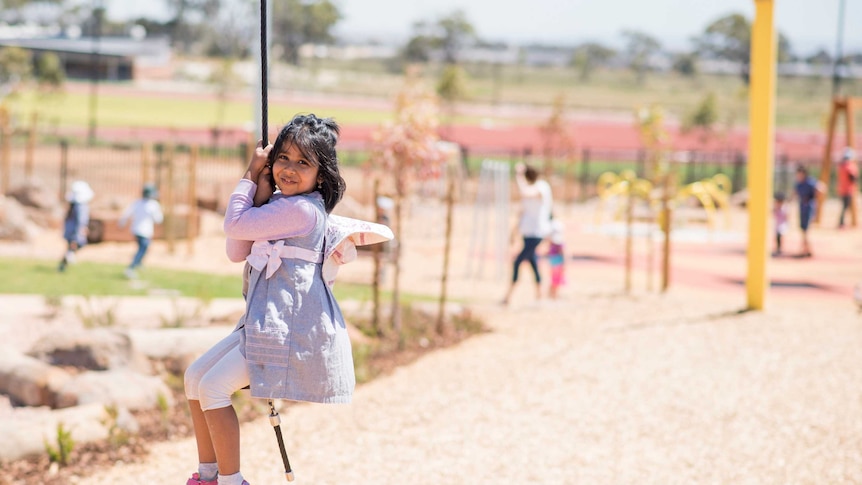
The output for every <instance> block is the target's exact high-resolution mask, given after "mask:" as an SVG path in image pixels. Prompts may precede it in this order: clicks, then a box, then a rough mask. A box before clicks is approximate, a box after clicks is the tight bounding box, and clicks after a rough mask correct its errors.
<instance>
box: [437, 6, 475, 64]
mask: <svg viewBox="0 0 862 485" xmlns="http://www.w3.org/2000/svg"><path fill="white" fill-rule="evenodd" d="M437 29H438V31H439V34H438V37H437V44H438V46H439V47H440V48H442V49H443V56H444V60H445V61H446V63H447V64H455V63H457V62H458V53H459V51H460V50H461V49H463V48H464V46H465V45H466V44H467V43H468V42H469V41H471V40H474V39H475V38H476V29H474V28H473V24H471V23H470V21H469V20H467V16H466V15H465V14H464V11H463V10H456V11H454V12H452V13H450V14H449V15H447V16H445V17H442V18H441V19H439V20H438V21H437Z"/></svg>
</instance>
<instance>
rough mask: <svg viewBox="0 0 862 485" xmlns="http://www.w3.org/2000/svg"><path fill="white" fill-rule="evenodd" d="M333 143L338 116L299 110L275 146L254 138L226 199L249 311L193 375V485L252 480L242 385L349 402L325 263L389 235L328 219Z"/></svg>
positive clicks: (337, 183) (260, 392)
mask: <svg viewBox="0 0 862 485" xmlns="http://www.w3.org/2000/svg"><path fill="white" fill-rule="evenodd" d="M337 140H338V126H337V125H336V124H335V122H334V121H333V120H332V119H331V118H327V119H321V118H318V117H316V116H314V115H298V116H296V117H294V118H293V120H292V121H291V122H290V123H288V124H287V125H286V126H285V127H284V128H283V129H282V130H281V132H280V133H279V135H278V137H277V138H276V140H275V143H274V144H272V145H268V146H266V147H262V146H261V144H258V146H257V149H256V150H255V152H254V155H253V156H252V159H251V162H250V163H249V166H248V170H247V171H246V173H245V175H244V177H243V179H242V180H240V181H239V184H238V185H237V187H236V189H234V192H233V193H232V194H231V196H230V200H229V201H228V206H227V210H226V213H225V221H224V230H225V234H226V236H227V254H228V257H229V259H230V260H231V261H234V262H241V261H246V262H247V264H246V266H245V269H244V280H247V290H246V294H245V298H246V310H245V313H244V314H243V316H242V317H241V318H240V321H239V323H238V324H237V326H236V328H235V329H234V331H233V332H232V333H231V334H230V335H228V336H227V337H226V338H225V339H223V340H222V341H221V342H219V343H217V344H216V345H215V346H214V347H213V348H211V349H210V350H208V351H207V352H206V353H205V354H204V355H203V356H201V357H200V358H199V359H197V360H196V361H195V362H194V363H192V365H191V366H189V368H188V369H187V370H186V374H185V391H186V397H187V398H188V403H189V409H190V411H191V416H192V423H193V425H194V432H195V439H196V442H197V449H198V471H197V472H196V473H194V474H193V475H192V477H191V478H190V479H189V480H188V481H187V482H186V484H187V485H216V484H218V485H247V484H248V482H246V481H245V480H244V479H243V477H242V474H241V473H240V460H239V456H240V455H239V451H240V450H239V442H240V440H239V423H238V420H237V415H236V411H235V410H234V408H233V406H232V403H231V395H232V394H233V393H234V392H235V391H237V390H239V389H242V388H244V387H246V386H248V387H249V388H250V390H251V396H252V397H253V398H262V399H289V400H294V401H309V402H317V403H349V402H350V399H351V395H352V394H353V388H354V385H355V378H354V373H353V357H352V353H351V346H350V340H349V338H348V335H347V327H346V326H345V323H344V317H343V316H342V314H341V310H340V308H339V306H338V303H337V302H336V301H335V297H334V296H333V295H332V290H331V288H330V286H329V285H330V284H331V282H332V279H333V278H334V271H333V270H332V266H330V265H331V264H333V261H334V264H336V265H337V264H343V263H344V262H347V261H349V260H350V259H351V258H353V257H355V255H356V250H355V247H354V246H352V245H347V246H345V245H344V244H343V243H342V241H346V240H347V239H350V238H351V237H353V236H352V235H357V234H358V236H357V237H356V238H355V239H353V240H352V243H354V244H357V245H361V244H373V243H378V242H382V241H385V240H387V239H390V238H391V237H392V232H391V231H389V229H388V228H386V227H385V226H380V225H378V224H372V223H366V222H362V221H355V220H348V219H347V218H338V217H337V216H331V215H330V214H329V213H330V211H332V209H333V208H334V207H335V205H336V204H337V203H338V202H339V201H340V200H341V197H342V195H343V194H344V190H345V182H344V179H343V178H342V177H341V174H340V173H339V168H338V158H337V154H336V150H335V144H336V141H337ZM273 183H274V185H275V187H273ZM276 189H277V191H276Z"/></svg>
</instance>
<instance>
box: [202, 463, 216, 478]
mask: <svg viewBox="0 0 862 485" xmlns="http://www.w3.org/2000/svg"><path fill="white" fill-rule="evenodd" d="M198 475H200V476H201V480H203V481H205V482H211V481H213V480H215V479H216V477H217V476H218V463H199V464H198Z"/></svg>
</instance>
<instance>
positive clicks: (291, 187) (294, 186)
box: [272, 144, 319, 195]
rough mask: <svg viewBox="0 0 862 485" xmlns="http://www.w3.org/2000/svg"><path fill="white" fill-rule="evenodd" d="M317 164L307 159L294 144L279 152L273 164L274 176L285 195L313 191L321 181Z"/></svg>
mask: <svg viewBox="0 0 862 485" xmlns="http://www.w3.org/2000/svg"><path fill="white" fill-rule="evenodd" d="M317 175H318V168H317V164H316V163H314V162H311V161H309V160H307V159H306V157H305V156H304V155H303V154H302V152H301V151H300V150H299V148H297V147H296V146H294V145H292V144H291V145H290V146H288V147H287V149H286V150H283V151H282V152H281V153H279V154H278V155H277V156H276V158H275V161H274V162H273V164H272V178H273V179H274V180H275V185H276V187H278V190H280V191H281V193H282V194H284V195H299V194H307V193H309V192H312V191H313V190H314V189H315V187H317V184H318V182H319V180H318V177H317Z"/></svg>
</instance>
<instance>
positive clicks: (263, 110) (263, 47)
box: [260, 0, 269, 146]
mask: <svg viewBox="0 0 862 485" xmlns="http://www.w3.org/2000/svg"><path fill="white" fill-rule="evenodd" d="M266 36H267V32H266V0H260V114H261V123H260V128H261V140H263V146H267V145H268V144H269V141H268V135H269V125H268V123H267V119H268V118H269V113H268V110H269V107H268V104H269V103H268V101H267V96H266V91H267V75H266V73H267V57H269V56H268V54H269V53H268V52H267V42H266Z"/></svg>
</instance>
